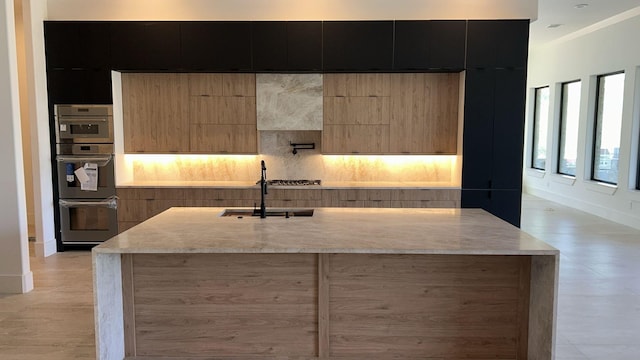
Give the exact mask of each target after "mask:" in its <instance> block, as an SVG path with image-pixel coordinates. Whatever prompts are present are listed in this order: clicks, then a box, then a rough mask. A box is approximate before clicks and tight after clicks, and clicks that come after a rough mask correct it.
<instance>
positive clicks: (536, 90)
mask: <svg viewBox="0 0 640 360" xmlns="http://www.w3.org/2000/svg"><path fill="white" fill-rule="evenodd" d="M542 89H547V90H548V91H549V95H551V87H550V86H549V85H545V86H539V87H536V88H534V89H533V126H532V128H531V129H532V132H531V133H532V134H531V159H530V161H531V168H532V169H534V170H539V171H546V168H547V159H548V156H547V158H545V166H544V168H539V167H536V150H537V146H536V143H537V140H538V139H537V137H536V125H538V120H539V117H538V115H539V114H538V96H539V91H541V90H542ZM548 111H549V109H547V112H548ZM548 120H549V119H548V115H547V121H548ZM548 126H549V124H547V127H548Z"/></svg>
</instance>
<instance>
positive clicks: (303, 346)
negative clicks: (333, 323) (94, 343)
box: [133, 254, 318, 358]
mask: <svg viewBox="0 0 640 360" xmlns="http://www.w3.org/2000/svg"><path fill="white" fill-rule="evenodd" d="M133 267H134V273H135V283H134V286H135V309H136V341H137V344H136V348H137V353H138V355H140V356H166V357H171V356H175V357H179V356H180V357H181V356H195V355H199V356H208V357H216V356H217V357H221V358H225V357H234V356H235V357H237V356H242V355H245V356H248V355H253V356H258V355H259V356H285V355H288V356H309V357H313V356H317V346H316V344H317V338H318V323H317V307H318V304H317V288H318V284H317V276H318V273H317V257H316V255H314V254H286V255H281V254H168V255H154V254H149V255H135V256H134V260H133Z"/></svg>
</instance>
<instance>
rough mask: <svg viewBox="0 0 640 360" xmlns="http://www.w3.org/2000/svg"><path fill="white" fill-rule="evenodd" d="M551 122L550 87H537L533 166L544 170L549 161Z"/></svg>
mask: <svg viewBox="0 0 640 360" xmlns="http://www.w3.org/2000/svg"><path fill="white" fill-rule="evenodd" d="M548 124H549V87H548V86H545V87H541V88H537V89H536V95H535V109H534V114H533V149H532V150H533V151H532V152H531V156H532V159H531V167H532V168H534V169H539V170H544V169H545V166H546V162H547V126H548Z"/></svg>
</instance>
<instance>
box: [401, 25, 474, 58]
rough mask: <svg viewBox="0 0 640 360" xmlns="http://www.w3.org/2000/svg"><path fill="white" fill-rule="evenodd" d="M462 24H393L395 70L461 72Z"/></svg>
mask: <svg viewBox="0 0 640 360" xmlns="http://www.w3.org/2000/svg"><path fill="white" fill-rule="evenodd" d="M466 32H467V22H466V21H465V20H431V21H430V20H424V21H423V20H415V21H414V20H408V21H396V22H395V42H394V65H393V67H394V69H395V70H400V71H402V70H444V71H459V70H462V69H464V61H465V41H466Z"/></svg>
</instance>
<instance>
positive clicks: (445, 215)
mask: <svg viewBox="0 0 640 360" xmlns="http://www.w3.org/2000/svg"><path fill="white" fill-rule="evenodd" d="M223 210H224V208H202V207H198V208H180V207H178V208H171V209H169V210H167V211H165V212H163V213H161V214H159V215H157V216H154V217H152V218H150V219H148V220H147V221H145V222H143V223H141V224H139V225H137V226H135V227H133V228H131V229H129V230H127V231H125V232H123V233H121V234H119V235H117V236H115V237H113V238H112V239H110V240H108V241H107V242H105V243H103V244H101V245H99V246H96V247H94V248H93V251H94V252H97V253H366V254H468V255H558V254H559V251H558V250H556V249H555V248H553V247H551V246H550V245H548V244H546V243H544V242H542V241H540V240H537V239H535V238H534V237H532V236H531V235H529V234H527V233H525V232H523V231H521V230H520V229H518V228H517V227H514V226H512V225H510V224H508V223H507V222H504V221H502V220H500V219H499V218H497V217H495V216H493V215H491V214H489V213H487V212H485V211H484V210H481V209H379V208H371V209H361V208H316V209H315V213H314V215H313V216H312V217H291V218H288V219H287V218H284V217H268V218H266V219H260V218H259V217H251V216H244V217H242V218H238V217H221V216H220V214H221V213H222V212H223ZM270 210H275V209H273V208H270Z"/></svg>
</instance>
